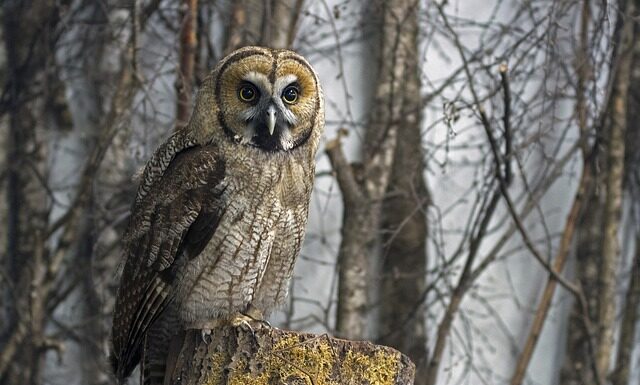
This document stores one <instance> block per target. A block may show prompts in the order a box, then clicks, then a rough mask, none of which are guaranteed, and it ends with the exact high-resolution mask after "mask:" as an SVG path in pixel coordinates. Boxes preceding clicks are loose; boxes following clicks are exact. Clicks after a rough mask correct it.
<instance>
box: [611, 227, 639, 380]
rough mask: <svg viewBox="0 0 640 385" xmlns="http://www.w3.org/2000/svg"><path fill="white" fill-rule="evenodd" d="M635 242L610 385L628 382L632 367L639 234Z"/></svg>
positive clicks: (636, 321) (637, 303)
mask: <svg viewBox="0 0 640 385" xmlns="http://www.w3.org/2000/svg"><path fill="white" fill-rule="evenodd" d="M636 226H637V225H636ZM635 243H636V252H635V256H634V258H633V262H632V266H631V277H630V279H629V288H628V289H627V295H626V298H625V301H624V308H623V309H624V310H623V313H622V323H621V325H620V336H619V339H618V352H617V354H616V368H615V370H614V372H613V375H612V378H611V384H612V385H627V384H628V383H629V373H630V372H631V368H632V367H633V364H632V361H631V358H632V354H633V348H634V346H636V345H637V344H636V343H635V339H636V324H637V323H638V313H640V236H636V242H635Z"/></svg>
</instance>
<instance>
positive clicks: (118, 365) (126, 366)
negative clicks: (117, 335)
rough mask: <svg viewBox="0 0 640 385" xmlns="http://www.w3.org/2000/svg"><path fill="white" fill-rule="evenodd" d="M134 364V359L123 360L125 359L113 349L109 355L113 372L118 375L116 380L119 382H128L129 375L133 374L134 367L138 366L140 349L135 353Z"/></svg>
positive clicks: (121, 383) (121, 384) (122, 383)
mask: <svg viewBox="0 0 640 385" xmlns="http://www.w3.org/2000/svg"><path fill="white" fill-rule="evenodd" d="M134 357H135V358H134V360H133V362H134V364H133V365H131V362H132V360H128V361H126V362H123V360H121V359H119V358H118V356H117V355H116V354H115V353H114V352H113V351H112V352H111V354H110V355H109V361H110V362H111V370H113V374H114V375H115V376H116V380H117V381H118V384H120V385H124V384H126V383H127V377H129V376H130V375H131V372H133V369H135V368H136V365H138V362H139V361H140V351H139V350H138V352H136V353H135V355H134Z"/></svg>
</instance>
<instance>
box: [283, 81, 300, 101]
mask: <svg viewBox="0 0 640 385" xmlns="http://www.w3.org/2000/svg"><path fill="white" fill-rule="evenodd" d="M298 93H299V91H298V87H296V86H295V85H290V86H288V87H287V88H285V89H284V91H282V100H284V101H285V102H286V103H289V104H293V103H295V102H296V101H297V100H298Z"/></svg>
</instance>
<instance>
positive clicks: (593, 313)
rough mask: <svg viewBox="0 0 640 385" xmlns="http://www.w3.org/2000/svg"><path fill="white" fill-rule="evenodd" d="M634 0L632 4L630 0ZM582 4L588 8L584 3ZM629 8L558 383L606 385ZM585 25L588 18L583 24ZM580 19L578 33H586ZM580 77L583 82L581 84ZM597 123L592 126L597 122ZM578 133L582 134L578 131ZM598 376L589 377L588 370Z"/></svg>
mask: <svg viewBox="0 0 640 385" xmlns="http://www.w3.org/2000/svg"><path fill="white" fill-rule="evenodd" d="M633 1H635V0H633ZM584 4H588V2H587V1H585V2H584ZM633 9H634V4H632V1H627V2H626V4H623V7H621V8H620V14H619V15H618V22H617V23H618V27H617V29H618V31H619V32H618V33H617V34H616V39H617V41H618V42H619V43H618V45H617V47H616V49H615V50H614V52H613V54H612V57H613V58H614V60H612V62H613V63H616V64H615V65H616V67H615V69H614V70H613V73H614V75H612V76H611V77H610V82H612V87H611V102H610V105H609V106H608V107H607V111H606V114H607V116H606V120H605V121H606V122H608V123H607V125H606V126H605V127H599V126H596V130H598V131H599V132H597V133H596V134H597V137H599V138H604V139H605V140H604V144H605V145H604V146H603V151H602V153H601V154H600V156H598V157H596V158H595V159H594V162H593V163H592V164H591V165H590V167H592V169H593V170H603V171H604V172H600V173H598V172H594V175H595V181H594V182H595V183H596V187H595V189H594V190H593V191H592V192H591V193H590V195H589V200H590V203H589V205H588V207H589V210H587V211H585V213H584V217H583V218H584V219H583V221H581V223H580V225H579V229H578V238H577V244H576V259H577V261H576V275H577V279H578V281H579V282H580V285H581V287H582V290H583V291H584V294H585V298H586V301H587V304H588V308H589V314H588V315H587V314H584V311H583V310H582V309H581V307H580V304H578V303H576V304H575V305H574V309H573V311H572V313H571V315H570V319H569V326H568V339H567V354H566V356H565V361H564V365H563V368H562V371H561V377H560V378H561V383H562V384H570V385H574V384H575V385H578V384H580V385H583V384H584V385H589V384H596V383H599V384H605V383H606V379H607V376H608V373H609V372H610V369H611V368H610V357H611V354H612V353H613V346H614V345H613V330H614V327H615V322H616V319H615V314H616V306H615V304H616V300H615V290H616V283H617V274H616V273H617V269H618V267H619V260H620V254H621V250H620V246H619V244H618V236H619V228H620V219H621V205H622V193H623V179H624V162H625V159H624V158H625V139H624V138H625V129H626V119H627V113H626V109H627V107H626V106H627V103H628V100H629V98H628V96H627V95H628V83H629V81H630V71H631V61H632V54H631V53H632V44H631V42H632V40H633V33H634V32H633V29H634V28H633V23H632V22H631V20H632V15H633V14H634V12H635V11H634V10H633ZM584 17H587V18H588V17H589V12H588V8H587V7H584V8H583V18H584ZM587 22H588V20H587ZM584 24H585V20H584V19H583V27H582V31H583V33H584V34H586V30H587V29H586V28H585V27H584ZM586 41H587V40H586V37H584V36H583V37H582V43H581V47H582V48H581V52H580V53H581V57H582V58H583V59H582V60H581V62H582V64H579V66H578V68H577V73H578V98H579V100H578V105H585V104H586V103H585V101H584V98H585V96H584V95H585V92H586V89H585V88H584V79H585V78H586V77H587V74H588V72H589V70H588V65H587V59H586V58H588V57H589V56H588V52H587V44H586ZM581 79H582V80H581ZM578 116H579V117H578V119H579V121H580V126H581V127H583V128H585V127H586V126H587V124H586V113H584V112H583V113H580V111H579V113H578ZM596 125H597V123H596ZM582 131H583V134H584V132H585V130H584V129H583V130H582ZM584 317H589V319H590V320H591V322H593V324H594V325H595V332H596V334H597V335H596V337H597V339H596V341H589V338H591V337H592V336H589V335H588V334H587V333H586V331H585V329H584V327H583V325H584ZM591 342H595V347H594V350H595V352H594V354H595V357H593V356H592V355H591V354H585V352H588V351H589V349H588V346H589V343H591ZM594 365H595V367H596V368H597V373H598V376H599V378H598V379H596V378H595V377H594V371H593V366H594Z"/></svg>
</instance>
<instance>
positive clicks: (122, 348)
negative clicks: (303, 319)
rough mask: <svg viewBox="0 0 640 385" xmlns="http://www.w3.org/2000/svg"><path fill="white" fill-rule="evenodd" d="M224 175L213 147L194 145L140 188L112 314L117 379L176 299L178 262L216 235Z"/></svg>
mask: <svg viewBox="0 0 640 385" xmlns="http://www.w3.org/2000/svg"><path fill="white" fill-rule="evenodd" d="M148 167H149V166H148ZM145 174H147V172H146V171H145ZM223 178H224V163H223V162H222V161H221V160H219V158H218V157H217V156H216V149H215V147H213V146H194V147H190V148H188V149H185V150H183V151H181V152H179V153H178V154H177V155H175V156H174V157H173V158H172V160H171V161H170V162H169V163H168V164H167V165H166V167H165V170H164V171H163V173H162V175H157V176H155V177H154V178H153V179H154V180H153V182H152V183H151V184H150V185H149V186H147V190H146V192H145V193H144V194H143V195H142V196H141V195H140V192H139V194H138V197H139V198H140V199H139V200H136V203H135V205H134V207H133V210H132V214H131V219H130V222H129V227H128V229H127V231H126V233H125V235H124V253H125V256H126V259H127V260H126V263H125V267H124V271H123V276H122V280H121V282H122V283H121V287H120V288H119V290H118V295H117V298H116V308H115V312H114V324H113V337H112V338H113V353H112V364H113V366H114V372H115V374H116V375H117V377H118V378H119V379H124V378H126V377H127V376H128V375H129V374H130V372H131V371H132V370H133V369H134V368H135V366H136V365H137V363H138V361H139V360H140V348H141V344H142V341H143V338H144V335H145V333H146V331H147V330H148V328H149V327H150V326H151V324H152V323H153V322H154V321H155V320H156V319H157V317H158V316H159V315H160V314H161V313H162V311H163V310H164V309H165V308H166V306H167V305H168V304H169V303H170V302H171V300H172V298H173V295H174V293H173V291H172V290H171V285H172V282H173V280H174V279H175V273H176V271H175V270H176V269H175V267H176V265H177V263H176V261H179V260H180V258H183V256H185V255H186V256H189V257H194V256H195V255H197V254H199V253H200V252H201V251H202V249H203V248H204V247H205V246H206V244H207V243H208V242H209V240H210V239H211V237H212V236H213V234H214V233H215V230H216V228H217V226H218V223H219V219H220V215H221V207H222V202H221V198H220V197H221V195H222V192H223V187H222V184H221V181H222V180H223ZM141 188H142V186H141Z"/></svg>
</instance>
